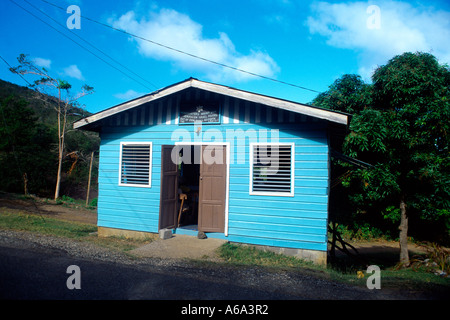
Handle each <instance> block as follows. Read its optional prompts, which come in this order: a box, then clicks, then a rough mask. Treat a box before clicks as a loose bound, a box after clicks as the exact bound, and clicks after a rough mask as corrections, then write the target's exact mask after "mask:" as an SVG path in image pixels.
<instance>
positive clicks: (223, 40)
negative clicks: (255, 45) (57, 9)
mask: <svg viewBox="0 0 450 320" xmlns="http://www.w3.org/2000/svg"><path fill="white" fill-rule="evenodd" d="M112 23H113V26H114V27H116V28H120V29H122V30H125V31H127V32H130V33H132V34H135V35H138V36H141V37H143V38H146V39H150V40H152V41H154V42H157V43H160V44H164V45H166V46H169V47H171V48H175V49H177V50H180V51H184V52H187V53H190V54H192V55H196V56H199V57H202V58H205V59H208V60H212V61H215V62H218V63H221V64H226V65H230V66H233V67H237V68H242V69H245V70H246V71H250V72H253V73H257V74H261V75H264V76H274V74H275V73H276V72H277V71H278V70H279V68H278V66H277V64H276V63H275V61H274V60H273V59H272V58H271V57H270V56H269V55H268V54H267V53H265V52H262V51H251V52H250V53H249V54H247V55H244V54H241V53H239V52H238V51H237V50H236V48H235V46H234V44H233V42H232V41H231V39H230V38H229V37H228V35H227V34H225V33H223V32H219V33H218V37H216V38H207V37H205V36H204V35H203V26H202V25H201V24H199V23H197V22H195V21H193V20H192V19H191V18H190V17H189V16H187V15H185V14H182V13H179V12H177V11H175V10H172V9H161V10H160V11H159V12H150V14H149V16H148V17H142V18H138V17H137V16H136V13H135V12H133V11H129V12H127V13H126V14H124V15H122V16H121V17H120V18H118V19H115V20H113V21H112ZM133 39H134V40H136V41H137V44H138V49H139V52H140V53H141V54H143V55H145V56H147V57H151V58H154V59H158V60H164V61H171V62H173V63H174V64H175V66H176V67H179V68H182V69H184V70H188V71H189V70H192V71H194V70H195V71H199V70H200V71H202V72H204V74H205V75H206V76H207V77H209V78H211V79H213V80H215V81H217V80H219V79H223V78H232V79H234V80H244V79H247V78H248V77H250V76H249V75H248V74H243V73H240V72H237V71H233V70H231V69H228V68H223V67H220V66H217V65H214V64H211V63H209V62H206V61H202V60H200V59H196V58H193V57H192V56H188V55H186V54H182V53H180V52H176V51H173V50H169V49H167V48H164V47H161V46H159V45H156V44H154V43H150V42H148V41H144V40H141V39H135V38H133Z"/></svg>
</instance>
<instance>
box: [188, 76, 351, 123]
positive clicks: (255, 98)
mask: <svg viewBox="0 0 450 320" xmlns="http://www.w3.org/2000/svg"><path fill="white" fill-rule="evenodd" d="M192 81H193V84H192V86H193V87H196V88H199V89H204V90H208V91H213V92H216V93H220V94H224V95H227V96H231V97H234V98H238V99H243V100H248V101H251V102H255V103H260V104H264V105H267V106H271V107H274V108H278V109H283V110H288V111H292V112H296V113H300V114H304V115H307V116H311V117H315V118H320V119H324V120H328V121H331V122H336V123H339V124H344V125H347V124H348V115H346V114H342V113H337V112H334V111H331V110H326V109H322V108H316V107H312V106H308V105H305V104H301V103H296V102H291V101H287V100H281V99H277V98H273V97H269V96H264V95H260V94H257V93H252V92H247V91H241V90H238V89H233V88H230V87H225V86H221V85H216V84H212V83H208V82H203V81H199V80H195V79H193V80H192Z"/></svg>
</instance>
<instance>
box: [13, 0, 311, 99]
mask: <svg viewBox="0 0 450 320" xmlns="http://www.w3.org/2000/svg"><path fill="white" fill-rule="evenodd" d="M10 1H12V0H10ZM41 1H42V2H45V3H47V4H49V5H51V6H54V7H55V8H58V9H60V10H63V11H64V12H66V9H65V8H63V7H60V6H58V5H56V4H54V3H52V2H50V1H47V0H41ZM79 17H80V18H83V19H86V20H88V21H91V22H94V23H97V24H99V25H101V26H104V27H107V28H110V29H112V30H115V31H119V32H122V33H124V34H126V35H128V36H131V37H133V38H136V39H140V40H143V41H146V42H149V43H152V44H154V45H157V46H160V47H163V48H166V49H168V50H171V51H174V52H177V53H180V54H183V55H187V56H190V57H192V58H195V59H199V60H202V61H205V62H208V63H212V64H215V65H218V66H221V67H223V68H228V69H231V70H235V71H238V72H241V73H246V74H248V75H251V76H254V77H259V78H262V79H266V80H270V81H273V82H277V83H281V84H284V85H288V86H291V87H295V88H299V89H302V90H307V91H311V92H315V93H320V91H317V90H314V89H310V88H307V87H304V86H300V85H297V84H293V83H289V82H286V81H282V80H278V79H275V78H271V77H267V76H263V75H260V74H257V73H254V72H250V71H247V70H243V69H240V68H237V67H233V66H230V65H227V64H224V63H221V62H217V61H214V60H211V59H207V58H204V57H201V56H199V55H196V54H192V53H189V52H186V51H183V50H180V49H177V48H174V47H171V46H168V45H165V44H162V43H159V42H156V41H154V40H151V39H147V38H144V37H142V36H139V35H136V34H133V33H130V32H128V31H125V30H122V29H119V28H115V27H113V26H111V25H109V24H106V23H103V22H100V21H97V20H95V19H92V18H89V17H86V16H84V15H81V14H80V15H79Z"/></svg>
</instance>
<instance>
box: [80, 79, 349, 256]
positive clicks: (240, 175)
mask: <svg viewBox="0 0 450 320" xmlns="http://www.w3.org/2000/svg"><path fill="white" fill-rule="evenodd" d="M348 123H349V115H347V114H343V113H339V112H334V111H330V110H326V109H321V108H317V107H313V106H309V105H305V104H300V103H295V102H292V101H287V100H283V99H279V98H274V97H269V96H264V95H260V94H256V93H252V92H247V91H242V90H238V89H235V88H230V87H226V86H222V85H218V84H213V83H209V82H204V81H200V80H197V79H194V78H190V79H187V80H185V81H182V82H179V83H176V84H173V85H171V86H168V87H165V88H163V89H161V90H158V91H155V92H153V93H150V94H148V95H145V96H142V97H140V98H137V99H134V100H131V101H128V102H125V103H122V104H120V105H117V106H114V107H112V108H109V109H107V110H104V111H101V112H99V113H96V114H94V115H91V116H89V117H86V118H84V119H81V120H79V121H77V122H76V123H75V124H74V128H76V129H81V130H90V131H97V132H99V134H100V137H101V145H100V164H99V178H98V183H99V197H98V227H99V235H101V234H114V232H117V233H120V232H122V231H124V230H126V231H127V232H130V233H133V232H136V233H142V232H144V233H158V232H159V231H160V230H162V229H173V230H174V229H176V231H175V232H176V233H177V234H188V235H193V236H194V235H195V236H196V235H197V232H199V231H201V232H204V233H205V234H206V235H207V236H208V237H219V238H223V239H226V240H228V241H230V242H237V243H246V244H252V245H257V246H262V247H265V248H268V249H271V250H275V251H278V252H282V253H286V254H293V255H296V256H298V257H301V258H305V259H308V260H313V261H315V262H317V263H321V264H324V263H326V256H327V223H328V203H329V192H330V153H331V144H332V143H333V139H334V137H335V136H337V135H342V133H345V131H346V130H347V126H348Z"/></svg>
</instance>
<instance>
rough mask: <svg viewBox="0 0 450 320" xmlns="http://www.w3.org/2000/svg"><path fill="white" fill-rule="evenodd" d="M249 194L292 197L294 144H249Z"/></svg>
mask: <svg viewBox="0 0 450 320" xmlns="http://www.w3.org/2000/svg"><path fill="white" fill-rule="evenodd" d="M250 194H251V195H271V196H293V195H294V144H293V143H251V144H250Z"/></svg>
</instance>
